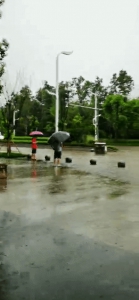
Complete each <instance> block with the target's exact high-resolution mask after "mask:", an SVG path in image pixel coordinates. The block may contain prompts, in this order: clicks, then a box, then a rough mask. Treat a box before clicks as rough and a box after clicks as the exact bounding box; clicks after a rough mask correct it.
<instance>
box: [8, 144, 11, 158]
mask: <svg viewBox="0 0 139 300" xmlns="http://www.w3.org/2000/svg"><path fill="white" fill-rule="evenodd" d="M10 154H11V142H10V141H8V142H7V155H8V156H9V155H10Z"/></svg>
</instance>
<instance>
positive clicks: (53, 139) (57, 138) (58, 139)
mask: <svg viewBox="0 0 139 300" xmlns="http://www.w3.org/2000/svg"><path fill="white" fill-rule="evenodd" d="M69 137H70V134H69V132H66V131H57V132H55V133H53V134H52V135H51V136H50V139H49V140H48V142H49V144H50V145H51V146H53V145H55V144H58V143H64V142H65V141H66V140H67V139H68V138H69Z"/></svg>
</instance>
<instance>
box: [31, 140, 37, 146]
mask: <svg viewBox="0 0 139 300" xmlns="http://www.w3.org/2000/svg"><path fill="white" fill-rule="evenodd" d="M31 148H32V149H37V140H36V138H33V139H32V144H31Z"/></svg>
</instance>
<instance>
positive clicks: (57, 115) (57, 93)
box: [55, 51, 73, 132]
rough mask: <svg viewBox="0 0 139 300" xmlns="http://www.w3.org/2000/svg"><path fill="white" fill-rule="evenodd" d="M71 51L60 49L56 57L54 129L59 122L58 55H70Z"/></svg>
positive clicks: (56, 128)
mask: <svg viewBox="0 0 139 300" xmlns="http://www.w3.org/2000/svg"><path fill="white" fill-rule="evenodd" d="M72 53H73V51H62V52H60V53H59V54H58V55H57V57H56V112H55V131H56V132H57V131H58V124H59V56H60V55H61V54H64V55H70V54H72Z"/></svg>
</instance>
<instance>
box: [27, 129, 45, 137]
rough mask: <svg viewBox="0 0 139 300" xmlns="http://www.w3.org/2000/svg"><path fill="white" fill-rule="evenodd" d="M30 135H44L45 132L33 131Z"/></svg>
mask: <svg viewBox="0 0 139 300" xmlns="http://www.w3.org/2000/svg"><path fill="white" fill-rule="evenodd" d="M29 135H30V136H43V133H42V132H41V131H37V130H36V131H32V132H31V133H30V134H29Z"/></svg>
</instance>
